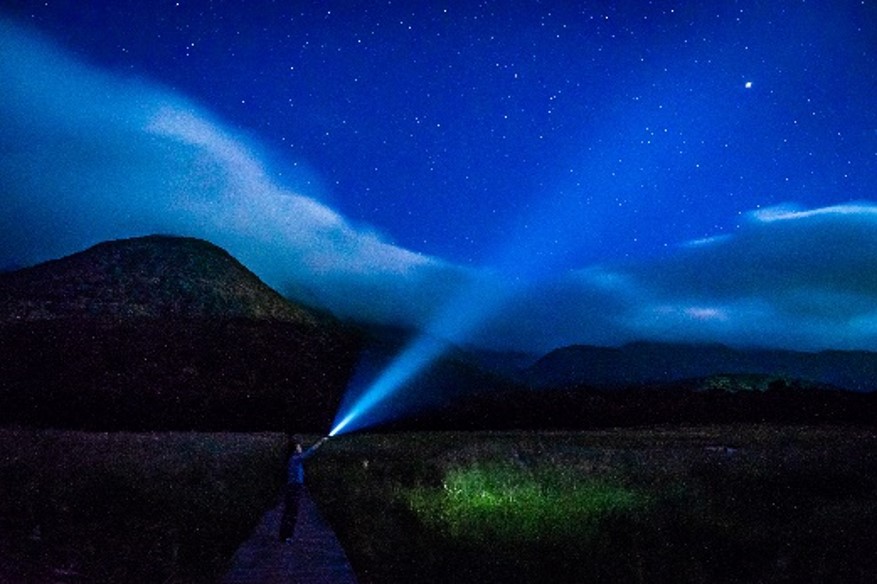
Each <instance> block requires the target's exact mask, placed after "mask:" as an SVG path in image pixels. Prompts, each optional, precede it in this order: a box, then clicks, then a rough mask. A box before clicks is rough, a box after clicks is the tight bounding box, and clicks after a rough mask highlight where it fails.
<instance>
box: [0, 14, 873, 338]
mask: <svg viewBox="0 0 877 584" xmlns="http://www.w3.org/2000/svg"><path fill="white" fill-rule="evenodd" d="M4 6H5V8H3V9H0V27H2V32H3V34H2V35H0V73H2V74H3V78H4V79H6V80H7V82H4V85H3V88H2V89H0V116H2V117H0V119H2V121H3V125H2V128H0V151H2V152H3V153H4V158H3V160H2V161H0V196H4V197H5V198H6V199H7V205H6V210H5V211H4V212H3V214H2V215H0V229H2V231H3V233H2V234H0V266H2V265H6V266H15V265H27V264H30V263H33V262H36V261H41V260H44V259H48V258H50V257H57V256H58V255H63V254H65V253H72V252H74V251H77V250H78V249H81V248H82V247H84V246H86V245H89V244H91V243H96V242H97V241H100V240H102V239H107V238H111V237H124V236H130V235H141V234H145V233H150V232H155V231H160V232H172V233H180V234H185V235H195V236H200V237H206V238H208V239H211V240H212V241H215V242H216V243H218V244H220V245H223V246H224V247H226V248H227V249H229V250H230V251H231V252H232V253H233V254H234V255H236V256H237V257H239V258H240V259H242V261H244V262H245V263H246V264H247V265H248V266H250V267H251V268H252V269H254V270H255V271H256V272H257V273H258V274H259V275H260V276H261V277H263V278H264V279H265V280H266V281H268V282H269V283H270V284H272V285H273V286H275V287H277V288H278V289H280V290H281V291H283V292H284V293H287V294H289V295H290V296H292V297H294V298H296V299H299V300H303V301H306V302H308V303H311V304H315V305H319V306H321V307H325V308H328V309H330V310H332V311H333V312H335V313H336V314H338V315H339V316H342V317H345V318H358V319H365V320H369V321H374V322H381V323H392V324H402V325H405V326H415V327H418V328H423V329H427V330H431V331H432V332H434V333H435V334H438V335H441V336H444V337H449V338H451V339H452V340H455V341H458V342H472V343H475V344H484V345H490V346H497V347H502V348H522V349H526V350H534V351H542V350H547V349H550V348H552V347H555V346H559V345H563V344H570V343H592V344H617V343H621V342H626V341H629V340H634V339H642V338H646V339H657V340H674V341H692V342H701V341H709V342H725V343H729V344H736V345H753V344H755V345H769V346H782V347H790V348H800V349H808V350H815V349H823V348H870V349H875V350H877V275H875V274H877V202H875V201H877V193H875V192H874V187H875V179H877V107H875V96H877V3H875V2H872V1H868V0H840V1H837V2H819V1H812V0H811V1H788V2H781V1H778V2H747V1H724V2H713V1H684V2H669V1H668V2H657V1H655V2H626V3H624V2H550V1H542V2H524V1H520V2H486V1H485V2H450V1H447V2H438V1H432V2H404V1H401V0H398V1H393V2H361V3H358V2H348V1H345V2H280V1H278V2H267V1H265V2H246V3H245V2H234V1H226V2H220V1H210V2H208V1H199V2H193V1H185V0H181V1H179V2H175V1H157V2H150V3H144V2H136V1H133V0H115V1H113V2H91V1H53V0H49V1H48V2H46V1H40V2H30V1H24V0H20V1H12V2H7V3H5V4H4Z"/></svg>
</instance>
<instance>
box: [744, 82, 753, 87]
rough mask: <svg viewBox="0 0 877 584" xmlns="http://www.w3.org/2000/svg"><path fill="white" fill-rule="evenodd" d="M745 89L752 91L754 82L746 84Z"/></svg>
mask: <svg viewBox="0 0 877 584" xmlns="http://www.w3.org/2000/svg"><path fill="white" fill-rule="evenodd" d="M743 87H745V88H746V89H752V82H751V81H747V82H746V84H745V85H743Z"/></svg>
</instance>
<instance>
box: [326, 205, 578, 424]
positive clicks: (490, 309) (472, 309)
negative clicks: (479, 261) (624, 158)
mask: <svg viewBox="0 0 877 584" xmlns="http://www.w3.org/2000/svg"><path fill="white" fill-rule="evenodd" d="M569 203H570V200H569V197H563V196H560V197H557V198H555V199H554V200H552V201H549V205H547V206H545V207H542V208H541V209H539V210H538V211H537V212H536V213H535V214H534V215H535V217H530V220H529V221H527V222H526V223H525V224H524V225H523V227H522V229H520V230H518V232H519V233H523V235H522V236H521V238H520V239H519V240H518V241H516V242H514V243H513V244H510V245H507V246H506V247H505V248H503V249H502V250H501V252H502V253H500V254H498V255H497V261H496V262H494V264H493V265H494V266H495V267H494V268H493V269H490V270H488V269H483V270H481V271H480V272H479V273H476V274H474V276H473V277H472V278H471V279H470V281H469V282H468V283H467V284H464V285H463V286H461V287H460V288H459V289H458V291H457V293H456V294H453V295H452V296H451V298H450V299H449V300H448V301H447V302H445V303H444V304H443V305H442V308H441V309H440V310H439V311H438V312H437V314H436V315H435V317H434V318H432V319H431V321H430V324H429V326H427V327H426V330H425V331H424V333H423V334H422V335H421V336H420V337H418V338H416V339H415V340H414V341H412V342H411V344H409V345H408V346H407V347H406V348H405V349H404V350H403V351H402V352H401V353H400V354H399V355H398V357H396V358H395V359H394V360H393V361H392V362H391V363H390V364H389V365H388V366H387V367H386V368H385V369H384V370H383V371H381V372H380V374H378V375H377V376H376V377H374V379H373V380H372V381H371V382H370V383H369V384H368V385H366V386H365V387H366V389H365V390H364V391H363V392H362V393H359V394H358V395H357V396H356V397H350V391H351V389H354V390H355V388H349V389H348V397H347V398H346V399H345V400H344V402H342V406H341V408H340V409H339V411H338V414H337V416H336V418H335V421H334V423H333V428H332V431H331V433H330V434H331V435H333V436H334V435H337V434H339V433H342V432H352V431H355V430H359V429H363V428H366V427H369V426H372V425H374V424H377V423H380V422H383V421H387V420H388V419H391V418H392V417H393V415H394V414H397V413H398V411H394V408H393V407H392V404H390V405H387V403H386V402H387V401H388V400H390V398H392V397H394V396H395V395H397V393H398V392H399V391H400V390H401V389H402V388H403V387H404V386H405V385H406V384H407V383H409V382H411V381H412V380H413V379H414V378H415V377H416V376H417V375H418V374H419V373H422V372H423V371H424V370H426V369H427V368H428V367H429V366H430V365H432V364H433V363H434V362H435V361H436V360H438V359H439V358H440V357H441V356H442V355H444V354H445V353H446V352H447V350H448V349H449V348H450V347H451V346H452V343H459V342H464V341H466V340H467V339H468V338H470V337H471V335H472V333H473V332H474V331H476V330H477V329H479V328H480V327H482V326H483V325H484V324H485V323H487V322H488V321H490V320H491V319H492V318H494V317H495V316H496V315H497V314H499V313H500V312H501V311H502V310H503V308H504V307H505V306H506V305H508V303H509V302H510V301H511V300H512V299H514V298H516V297H517V296H519V295H520V294H521V293H522V292H523V291H525V290H526V289H527V288H528V287H530V286H531V285H532V284H533V283H535V282H538V281H540V280H542V279H544V278H546V277H553V276H555V275H556V274H553V272H554V271H555V270H556V269H557V268H558V267H559V266H563V265H564V264H565V263H567V262H568V260H569V257H570V256H571V255H573V253H574V252H575V251H576V250H577V249H578V248H579V247H580V246H581V245H582V242H583V241H587V237H583V236H582V234H581V222H580V217H577V216H576V215H575V213H571V212H570V205H569ZM398 409H399V408H395V410H398Z"/></svg>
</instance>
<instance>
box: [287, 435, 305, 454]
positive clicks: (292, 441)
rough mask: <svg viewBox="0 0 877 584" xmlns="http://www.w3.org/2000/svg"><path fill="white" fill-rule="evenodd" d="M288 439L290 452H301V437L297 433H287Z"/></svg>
mask: <svg viewBox="0 0 877 584" xmlns="http://www.w3.org/2000/svg"><path fill="white" fill-rule="evenodd" d="M286 441H287V447H288V449H289V453H290V454H301V451H302V447H301V438H299V437H298V436H296V435H295V434H287V436H286Z"/></svg>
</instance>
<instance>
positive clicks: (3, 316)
mask: <svg viewBox="0 0 877 584" xmlns="http://www.w3.org/2000/svg"><path fill="white" fill-rule="evenodd" d="M357 350H358V348H357V338H356V336H355V335H353V334H352V333H351V332H350V331H348V330H346V329H345V328H344V327H343V326H342V325H340V324H339V323H338V322H337V321H335V320H334V319H332V318H330V317H326V316H325V315H320V314H317V313H315V312H313V311H310V310H308V309H307V308H305V307H302V306H299V305H296V304H293V303H291V302H289V301H288V300H286V299H284V298H283V297H282V296H280V294H278V293H277V292H276V291H274V290H273V289H271V288H270V287H269V286H268V285H266V284H265V283H264V282H262V281H261V280H259V278H258V277H256V276H255V275H254V274H253V273H252V272H250V271H249V270H248V269H247V268H245V267H244V266H243V265H242V264H241V263H240V262H238V261H237V260H235V259H234V258H233V257H232V256H231V255H229V254H228V253H227V252H226V251H224V250H222V249H221V248H219V247H217V246H215V245H213V244H211V243H209V242H206V241H202V240H198V239H191V238H181V237H172V236H149V237H142V238H134V239H126V240H119V241H111V242H106V243H101V244H98V245H96V246H94V247H92V248H90V249H88V250H85V251H83V252H80V253H76V254H73V255H71V256H69V257H66V258H62V259H58V260H53V261H49V262H46V263H43V264H40V265H37V266H33V267H30V268H24V269H20V270H17V271H14V272H10V273H5V274H0V355H2V359H0V421H5V422H7V423H8V422H13V423H26V424H33V425H55V426H65V427H85V428H103V429H114V428H120V429H149V428H175V429H278V430H279V429H292V430H308V429H311V430H314V431H320V430H325V429H326V426H328V424H329V423H330V421H331V417H332V415H333V413H334V410H335V408H336V406H337V403H338V401H339V400H340V396H341V393H342V392H343V390H344V387H345V386H346V383H347V379H348V378H349V375H350V371H351V369H352V367H353V364H354V361H355V358H356V353H357Z"/></svg>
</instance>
